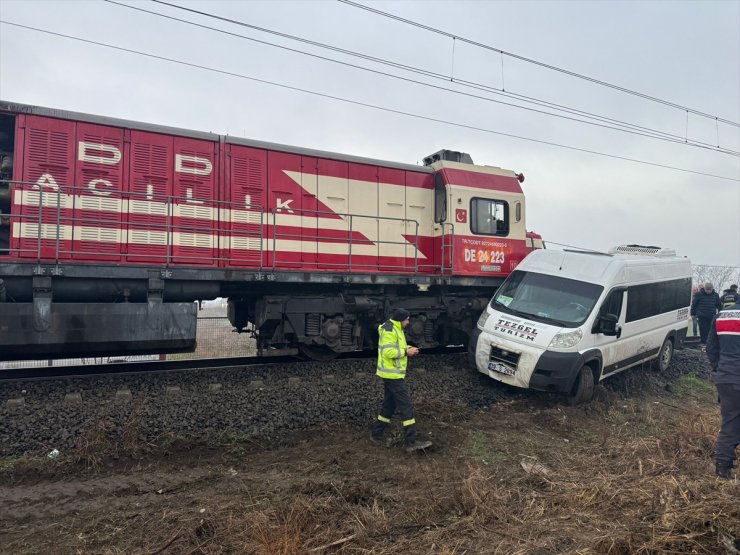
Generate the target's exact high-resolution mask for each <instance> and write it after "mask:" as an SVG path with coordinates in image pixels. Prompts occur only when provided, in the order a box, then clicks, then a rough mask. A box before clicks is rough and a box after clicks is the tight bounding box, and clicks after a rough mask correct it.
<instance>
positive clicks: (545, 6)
mask: <svg viewBox="0 0 740 555" xmlns="http://www.w3.org/2000/svg"><path fill="white" fill-rule="evenodd" d="M173 2H176V3H177V4H179V5H181V6H186V7H188V8H192V9H199V10H203V11H207V12H208V13H210V14H215V15H220V16H224V17H228V18H231V19H236V20H239V21H241V22H244V23H249V24H251V25H257V26H261V27H264V28H267V29H270V30H274V31H279V32H282V33H287V34H291V35H295V36H299V37H302V38H305V39H310V40H313V41H317V42H321V43H325V44H330V45H333V46H336V47H339V48H343V49H347V50H352V51H355V52H360V53H363V54H366V55H369V56H373V57H375V58H381V59H384V60H388V61H393V62H396V63H400V64H404V65H407V66H412V67H414V68H421V69H424V70H427V71H432V72H436V73H441V74H444V75H446V76H452V77H453V78H454V79H455V80H456V81H454V82H451V81H450V80H447V81H440V80H436V79H433V78H430V77H425V76H421V75H418V74H413V73H409V72H407V71H404V70H402V69H399V68H392V67H388V66H384V65H379V64H377V63H374V62H372V61H368V60H363V59H358V58H355V57H350V56H348V55H345V54H340V53H336V52H331V51H328V50H326V49H323V48H319V47H316V46H309V45H306V44H302V43H298V42H295V41H292V40H288V39H286V38H280V37H276V36H274V35H270V34H266V33H264V32H260V31H256V30H252V29H248V28H244V27H241V26H237V25H234V24H230V23H225V22H221V21H217V20H214V19H211V18H207V17H205V16H202V15H197V14H193V13H188V12H185V11H183V10H181V9H176V8H172V7H168V6H165V5H161V4H157V3H154V2H137V3H133V2H130V1H125V2H124V3H126V4H129V5H135V6H137V7H139V8H142V9H148V10H151V11H156V12H160V13H163V14H167V15H170V16H173V17H178V18H182V19H187V20H189V21H192V22H197V23H199V24H202V25H208V26H212V27H218V28H220V29H223V30H228V31H230V32H232V33H237V34H241V35H244V36H248V37H251V38H254V39H258V40H262V41H266V42H270V43H275V44H280V45H283V46H288V47H290V48H294V49H298V50H301V51H304V52H310V53H313V54H318V55H320V56H324V57H329V58H333V59H337V60H341V61H344V62H348V63H352V64H355V65H359V66H362V67H366V68H371V69H374V70H376V71H382V72H385V73H390V74H393V75H398V76H403V77H405V78H411V79H414V80H418V81H424V82H427V83H432V84H434V85H435V86H437V87H444V88H448V89H453V90H456V91H461V92H464V93H466V95H468V96H466V95H462V94H455V93H453V92H448V91H444V90H439V89H435V88H431V87H425V86H423V85H419V84H414V83H410V82H408V81H402V80H399V79H396V78H392V77H388V76H382V75H379V74H376V73H370V72H367V71H364V70H362V69H357V68H352V67H347V66H342V65H339V64H336V63H332V62H330V61H325V60H320V59H317V58H312V57H308V56H305V55H302V54H299V53H295V52H290V51H287V50H281V49H278V48H276V47H274V46H269V45H265V44H260V43H257V42H254V41H250V40H245V39H244V38H239V37H234V36H229V35H225V34H222V33H218V32H215V31H212V30H207V29H203V28H197V27H194V26H191V25H188V24H185V23H182V22H178V21H173V20H170V19H165V18H162V17H158V16H156V15H151V14H147V13H142V12H140V11H135V10H132V9H129V8H126V7H121V6H119V5H114V4H111V3H106V2H102V1H87V2H68V1H53V2H40V1H28V0H23V1H20V0H0V19H2V20H4V21H8V22H13V23H17V24H22V25H27V26H33V27H37V28H40V29H45V30H49V31H54V32H58V33H64V34H68V35H73V36H76V37H80V38H84V39H88V40H92V41H98V42H104V43H108V44H111V45H115V46H120V47H124V48H128V49H135V50H139V51H142V52H146V53H149V54H155V55H158V56H163V57H168V58H174V59H177V60H180V61H183V62H188V63H192V64H198V65H202V66H208V67H211V68H215V69H219V70H223V71H226V72H231V73H237V74H240V75H243V76H246V77H251V78H255V79H261V80H267V81H272V82H275V83H280V84H282V85H286V86H289V87H296V88H301V89H306V90H310V91H314V92H317V93H321V94H324V95H331V96H335V97H341V98H344V99H347V100H352V101H356V102H361V103H365V104H372V105H375V106H379V107H383V108H387V109H389V110H396V111H400V112H407V113H410V114H416V115H418V116H425V117H429V118H437V119H441V120H445V121H448V122H454V123H457V124H462V125H467V126H472V127H477V128H481V129H485V130H488V131H496V132H500V133H506V134H510V135H519V136H522V137H528V138H532V139H537V140H541V141H548V142H553V143H560V144H564V145H569V146H574V147H577V148H581V149H588V150H594V151H599V152H604V153H608V154H612V155H616V156H621V157H625V158H635V159H640V160H644V161H647V162H652V163H655V164H661V165H665V166H675V167H678V168H682V169H686V170H692V171H695V172H700V173H705V174H713V175H715V176H722V177H726V178H731V179H729V180H728V179H719V178H718V177H709V176H706V175H697V174H693V173H687V172H684V171H678V170H674V169H668V168H662V167H656V166H650V165H645V164H639V163H635V162H629V161H625V160H619V159H614V158H608V157H604V156H598V155H594V154H588V153H584V152H578V151H574V150H567V149H563V148H559V147H555V146H549V145H544V144H539V143H535V142H529V141H525V140H521V139H515V138H511V137H507V136H503V135H498V134H494V133H490V132H487V131H482V130H473V129H468V128H464V127H459V126H453V125H449V124H444V123H439V122H433V121H428V120H424V119H420V118H414V117H411V116H408V115H401V114H398V113H391V112H388V111H381V110H378V109H374V108H370V107H366V106H359V105H356V104H350V103H347V102H342V101H338V100H334V99H329V98H324V97H320V96H317V95H313V94H309V93H306V92H299V91H295V90H290V89H286V88H280V87H278V86H275V85H270V84H265V83H259V82H256V81H253V80H248V79H244V78H239V77H234V76H228V75H225V74H219V73H214V72H209V71H206V70H203V69H197V68H193V67H186V66H184V65H178V64H174V63H172V62H167V61H162V60H156V59H152V58H147V57H144V56H140V55H135V54H132V53H126V52H121V51H115V50H111V49H107V48H104V47H100V46H95V45H91V44H83V43H80V42H75V41H72V40H70V39H66V38H60V37H55V36H49V35H45V34H41V33H39V32H36V31H29V30H26V29H21V28H18V27H12V26H9V25H7V24H1V25H0V98H2V99H3V100H7V101H14V102H22V103H26V104H33V105H39V106H47V107H52V108H60V109H65V110H74V111H80V112H87V113H91V114H99V115H105V116H112V117H118V118H125V119H131V120H137V121H143V122H149V123H156V124H162V125H170V126H176V127H183V128H188V129H195V130H201V131H212V132H215V133H224V134H225V133H228V134H231V135H236V136H242V137H247V138H250V139H257V140H265V141H273V142H277V143H284V144H290V145H297V146H302V147H309V148H315V149H321V150H329V151H335V152H341V153H347V154H353V155H358V156H366V157H371V158H379V159H384V160H392V161H397V162H405V163H412V164H413V163H417V162H421V160H422V158H423V157H424V156H426V155H428V154H431V153H433V152H435V151H437V150H439V149H441V148H448V149H453V150H461V151H464V152H468V153H470V155H471V156H472V158H473V160H474V161H475V163H477V164H487V165H494V166H501V167H503V168H507V169H512V170H515V171H517V172H523V173H524V175H525V176H526V181H525V182H524V191H525V194H526V196H527V227H528V228H529V229H531V230H534V231H537V232H539V233H541V234H542V235H543V237H544V238H545V240H546V241H547V240H549V241H553V242H558V243H565V244H569V245H576V246H581V247H586V248H590V249H597V250H605V249H608V248H609V247H610V246H613V245H616V244H627V243H640V244H646V245H660V246H667V247H673V248H674V249H675V250H676V251H677V252H678V254H679V255H682V256H688V257H689V258H691V260H692V262H694V263H695V264H716V265H732V266H740V183H739V182H738V179H740V162H739V160H740V159H739V158H738V157H737V156H734V155H729V154H723V153H720V152H717V151H716V150H710V149H705V148H696V147H692V146H686V145H685V144H676V143H671V142H666V141H662V140H656V139H652V138H647V137H641V136H637V135H634V134H629V133H624V132H618V131H612V130H608V129H602V128H598V127H595V126H592V125H584V124H582V123H577V122H573V121H568V120H564V119H559V118H554V117H551V116H546V115H542V114H538V113H534V112H531V111H527V110H522V109H517V108H513V107H510V106H505V105H502V104H497V103H494V102H491V101H489V100H485V99H481V98H473V97H471V96H469V95H470V94H473V95H477V96H481V97H485V98H491V99H495V100H500V101H507V102H511V100H510V99H507V98H503V97H502V96H500V95H495V94H493V93H491V92H490V91H487V90H481V89H480V87H481V86H483V87H493V88H498V89H500V88H501V87H502V86H503V87H505V89H506V91H509V92H513V93H516V94H519V95H525V96H527V97H531V98H534V99H538V100H541V101H547V102H552V103H557V104H560V105H563V106H568V107H571V108H575V109H578V110H583V111H587V112H590V113H593V114H598V115H601V116H605V117H609V118H614V119H616V120H620V121H624V122H629V123H632V124H635V125H639V126H642V127H645V128H649V129H652V130H658V131H661V132H665V133H670V134H673V135H676V136H678V137H679V138H684V139H685V138H688V139H689V140H690V141H694V142H702V143H707V144H709V145H712V146H716V145H717V143H718V140H719V145H720V147H721V148H723V149H726V150H730V151H735V152H737V151H739V150H740V131H739V129H740V128H738V127H737V126H733V125H729V124H725V123H719V124H717V122H716V121H715V120H714V118H715V117H718V118H720V119H725V120H729V121H731V122H735V123H737V122H739V121H740V2H737V1H721V2H711V1H702V2H555V1H551V2H520V1H518V2H482V1H479V2H462V1H458V2H373V3H370V2H366V1H363V3H364V4H366V5H370V6H372V7H374V8H376V9H378V10H382V11H384V12H388V13H392V14H394V15H398V16H401V17H403V18H406V19H410V20H413V21H415V22H418V23H422V24H424V25H427V26H430V27H434V28H437V29H440V30H444V31H447V32H449V33H452V34H454V35H456V36H458V37H461V38H464V39H469V40H472V41H476V42H479V43H482V44H485V45H489V46H493V47H495V48H498V49H501V50H504V51H506V52H509V53H512V54H516V55H519V56H523V57H527V58H531V59H534V60H537V61H540V62H544V63H546V64H550V65H553V66H558V67H561V68H564V69H567V70H569V71H572V72H576V73H579V74H583V75H586V76H589V77H592V78H595V79H598V80H602V81H606V82H609V83H612V84H616V85H619V86H621V87H624V88H627V89H631V90H634V91H639V92H641V93H644V94H647V95H650V96H653V97H657V98H660V99H663V100H667V101H670V102H672V103H674V104H677V105H680V106H683V107H688V108H691V109H693V110H697V111H699V112H704V113H706V114H709V115H710V116H711V118H705V117H701V116H698V115H696V114H693V113H690V114H689V116H688V125H687V115H686V111H685V110H682V109H676V108H671V107H668V106H666V105H663V104H658V103H655V102H651V101H647V100H645V99H641V98H637V97H635V96H632V95H628V94H624V93H621V92H618V91H616V90H614V89H610V88H606V87H603V86H598V85H595V84H593V83H590V82H587V81H584V80H581V79H575V78H573V77H569V76H566V75H564V74H562V73H557V72H554V71H551V70H548V69H545V68H543V67H539V66H536V65H534V64H531V63H527V62H524V61H521V60H518V59H516V58H514V57H512V56H503V70H502V56H501V55H500V54H498V53H496V52H494V51H491V50H486V49H482V48H479V47H476V46H473V45H470V44H467V43H465V42H464V41H461V40H455V41H453V40H452V39H451V38H449V37H445V36H441V35H439V34H435V33H433V32H430V31H428V30H424V29H420V28H417V27H413V26H410V25H408V24H406V23H402V22H399V21H394V20H392V19H389V18H386V17H383V16H381V15H377V14H374V13H370V12H368V11H366V10H361V9H358V8H357V7H353V6H349V5H347V4H344V3H340V2H334V1H325V2H311V1H302V2H275V1H270V2H237V1H230V2H217V1H211V2H188V3H184V2H181V1H178V0H173ZM453 42H454V44H453ZM453 48H454V57H453ZM459 80H465V81H468V82H471V83H475V84H477V85H476V86H478V87H479V88H478V89H472V88H470V87H466V86H464V85H463V84H461V83H459ZM514 102H516V103H519V104H522V105H525V106H527V107H529V108H533V107H534V108H537V109H544V108H541V107H537V106H532V105H531V104H524V103H522V102H517V101H514Z"/></svg>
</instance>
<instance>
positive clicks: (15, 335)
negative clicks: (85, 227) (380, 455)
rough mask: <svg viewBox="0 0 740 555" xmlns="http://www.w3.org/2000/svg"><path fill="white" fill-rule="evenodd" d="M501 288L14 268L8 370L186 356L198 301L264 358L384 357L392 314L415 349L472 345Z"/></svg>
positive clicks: (423, 280)
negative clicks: (50, 362) (70, 361)
mask: <svg viewBox="0 0 740 555" xmlns="http://www.w3.org/2000/svg"><path fill="white" fill-rule="evenodd" d="M499 284H500V280H485V281H483V280H481V279H480V278H459V277H458V278H452V277H440V276H420V275H415V276H408V275H406V276H399V275H396V276H393V275H377V274H375V275H373V274H362V275H360V274H351V275H347V274H331V273H318V272H317V273H306V272H276V273H269V274H267V273H263V272H249V271H243V270H225V269H194V268H172V269H169V268H164V269H163V268H151V267H149V268H146V267H138V268H135V267H130V266H129V267H120V266H119V267H115V266H66V265H38V264H27V263H25V264H22V263H21V264H8V265H6V266H5V267H4V269H3V274H2V275H0V360H15V359H23V358H45V359H52V358H68V357H77V356H104V355H107V356H114V355H130V354H160V353H168V352H186V351H192V350H194V349H195V344H196V329H197V306H196V305H195V301H199V300H210V299H215V298H217V297H226V298H228V299H229V303H228V317H229V320H230V321H231V323H232V325H233V326H234V328H235V330H236V331H238V332H242V333H248V334H250V335H251V336H252V337H254V338H255V339H256V341H257V347H258V349H259V351H260V352H261V353H262V354H282V353H284V354H295V353H298V352H301V353H303V355H305V356H307V357H309V358H312V359H317V360H322V359H329V358H333V357H335V356H337V355H338V354H339V353H345V352H350V351H356V350H363V349H373V348H375V345H376V341H377V326H378V325H379V324H380V323H382V322H383V321H384V320H385V318H386V317H387V315H389V314H390V313H391V311H392V309H393V308H395V307H398V306H400V307H403V308H405V309H407V310H409V311H410V312H411V315H412V317H411V324H410V325H409V327H408V328H407V329H406V336H407V339H408V341H409V343H410V344H412V345H415V346H418V347H420V348H422V349H424V348H431V347H436V346H440V345H450V344H465V343H466V342H467V338H468V335H469V333H470V332H471V331H472V329H473V326H474V325H475V322H476V320H477V318H478V316H479V314H480V312H481V311H482V310H483V308H484V307H485V304H486V303H487V302H488V300H489V299H490V297H491V295H492V294H493V291H494V290H495V288H496V287H497V286H498V285H499Z"/></svg>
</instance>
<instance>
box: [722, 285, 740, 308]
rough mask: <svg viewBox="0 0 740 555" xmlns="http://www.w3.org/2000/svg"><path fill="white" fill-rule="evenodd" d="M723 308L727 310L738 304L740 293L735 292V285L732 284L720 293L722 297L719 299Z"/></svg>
mask: <svg viewBox="0 0 740 555" xmlns="http://www.w3.org/2000/svg"><path fill="white" fill-rule="evenodd" d="M719 300H720V302H721V303H722V307H723V308H728V307H730V306H732V305H734V304H735V303H740V293H738V292H737V285H735V284H734V283H733V284H732V285H730V287H729V288H727V289H725V290H724V291H722V296H721V297H720V298H719Z"/></svg>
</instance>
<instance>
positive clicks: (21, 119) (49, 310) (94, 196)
mask: <svg viewBox="0 0 740 555" xmlns="http://www.w3.org/2000/svg"><path fill="white" fill-rule="evenodd" d="M522 181H523V176H522V175H521V174H517V173H515V172H513V171H509V170H504V169H501V168H498V167H492V166H479V165H474V164H473V162H472V160H471V158H470V156H469V155H467V154H465V153H460V152H455V151H449V150H441V151H438V152H437V153H435V154H433V155H431V156H428V157H427V158H425V159H424V165H423V166H419V165H411V164H400V163H395V162H388V161H381V160H372V159H367V158H360V157H356V156H348V155H343V154H336V153H331V152H322V151H317V150H311V149H305V148H297V147H292V146H286V145H279V144H272V143H266V142H260V141H253V140H247V139H241V138H235V137H230V136H223V135H217V134H212V133H202V132H197V131H190V130H184V129H175V128H171V127H164V126H159V125H151V124H145V123H138V122H133V121H127V120H120V119H114V118H109V117H101V116H94V115H88V114H81V113H75V112H67V111H61V110H55V109H49V108H42V107H36V106H29V105H24V104H17V103H10V102H4V101H0V360H15V359H24V358H59V357H70V356H100V355H122V354H127V355H131V354H145V353H164V352H176V351H189V350H192V349H194V347H195V336H196V325H197V324H196V316H197V306H196V304H195V301H200V300H206V299H213V298H217V297H226V298H228V317H229V320H230V322H231V324H232V325H233V326H234V328H235V330H236V331H238V332H247V333H249V334H250V335H251V336H252V337H254V338H256V341H257V347H258V349H259V351H260V352H263V353H265V352H268V351H269V352H280V353H286V352H293V351H295V350H297V349H300V350H301V351H302V352H303V353H304V354H305V355H307V356H309V357H312V358H315V359H323V358H331V357H333V356H336V355H337V354H338V353H341V352H347V351H353V350H357V349H364V348H371V347H373V345H374V343H375V340H376V337H375V336H376V335H377V334H376V331H375V330H376V326H377V324H378V323H379V322H381V321H382V320H383V319H384V318H385V317H387V315H388V314H389V312H390V310H391V308H392V307H393V306H403V307H405V308H407V309H408V310H410V312H411V314H412V315H413V319H412V324H411V326H410V327H409V329H408V330H407V336H408V339H409V341H410V342H411V343H413V344H415V345H418V346H419V347H422V348H426V347H435V346H439V345H446V344H450V343H465V342H466V341H467V338H468V336H469V334H470V333H471V331H472V329H473V327H474V325H475V322H476V320H477V318H478V315H479V314H480V312H481V311H482V310H483V307H485V305H486V303H487V301H488V299H490V297H491V295H492V292H493V290H495V289H496V288H497V287H498V285H500V283H501V282H502V281H503V279H504V278H505V277H506V276H507V275H508V274H509V273H510V272H511V271H512V270H513V269H514V268H515V267H516V265H517V264H518V263H519V261H521V260H522V258H524V256H526V254H527V253H528V252H529V251H531V250H532V249H533V248H539V247H541V246H542V240H541V237H540V236H539V235H537V234H534V233H528V232H527V231H526V227H525V199H524V195H523V193H522V189H521V185H520V183H521V182H522Z"/></svg>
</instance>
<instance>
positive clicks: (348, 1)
mask: <svg viewBox="0 0 740 555" xmlns="http://www.w3.org/2000/svg"><path fill="white" fill-rule="evenodd" d="M337 1H338V2H341V3H343V4H346V5H348V6H352V7H354V8H359V9H362V10H366V11H368V12H372V13H374V14H376V15H380V16H383V17H387V18H389V19H393V20H395V21H399V22H401V23H405V24H407V25H412V26H414V27H417V28H419V29H424V30H425V31H429V32H432V33H436V34H438V35H442V36H446V37H450V38H453V37H454V38H455V39H456V40H458V41H461V42H465V43H467V44H470V45H471V46H477V47H479V48H483V49H486V50H491V51H493V52H498V53H500V54H501V55H502V56H509V57H510V58H515V59H517V60H521V61H523V62H527V63H530V64H534V65H537V66H540V67H544V68H546V69H549V70H552V71H556V72H559V73H563V74H565V75H568V76H570V77H575V78H577V79H583V80H585V81H588V82H590V83H594V84H596V85H600V86H603V87H608V88H610V89H614V90H617V91H619V92H622V93H625V94H630V95H634V96H637V97H640V98H643V99H645V100H649V101H652V102H657V103H659V104H663V105H665V106H670V107H671V108H676V109H678V110H686V111H688V112H691V113H692V114H695V115H697V116H701V117H705V118H709V119H717V121H720V122H722V123H726V124H727V125H732V126H735V127H740V123H738V122H734V121H732V120H728V119H725V118H720V117H718V116H716V115H712V114H708V113H706V112H702V111H700V110H696V109H694V108H689V107H688V106H683V105H681V104H677V103H675V102H671V101H670V100H665V99H662V98H659V97H656V96H652V95H649V94H646V93H642V92H639V91H635V90H632V89H628V88H627V87H622V86H620V85H615V84H613V83H609V82H607V81H602V80H600V79H596V78H594V77H589V76H588V75H583V74H581V73H577V72H575V71H571V70H568V69H565V68H562V67H558V66H554V65H552V64H548V63H545V62H541V61H539V60H535V59H533V58H528V57H526V56H522V55H520V54H515V53H513V52H507V51H506V50H502V49H500V48H496V47H495V46H490V45H488V44H483V43H481V42H478V41H474V40H471V39H467V38H465V37H462V36H460V35H459V34H455V33H450V32H448V31H443V30H441V29H437V28H435V27H431V26H429V25H425V24H423V23H419V22H417V21H413V20H411V19H406V18H405V17H401V16H398V15H395V14H391V13H389V12H384V11H383V10H379V9H377V8H373V7H370V6H366V5H364V4H360V3H359V2H354V1H353V0H337Z"/></svg>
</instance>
